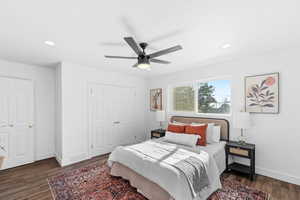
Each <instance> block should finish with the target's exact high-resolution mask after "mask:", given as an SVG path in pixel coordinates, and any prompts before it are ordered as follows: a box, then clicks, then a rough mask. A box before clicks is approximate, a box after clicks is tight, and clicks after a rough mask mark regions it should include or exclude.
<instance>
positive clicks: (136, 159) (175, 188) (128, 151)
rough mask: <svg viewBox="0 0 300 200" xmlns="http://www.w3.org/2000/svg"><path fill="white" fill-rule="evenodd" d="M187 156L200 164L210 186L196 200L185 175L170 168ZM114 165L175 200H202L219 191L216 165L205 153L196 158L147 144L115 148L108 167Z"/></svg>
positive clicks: (170, 146) (173, 147) (164, 145)
mask: <svg viewBox="0 0 300 200" xmlns="http://www.w3.org/2000/svg"><path fill="white" fill-rule="evenodd" d="M164 149H165V150H164ZM170 150H171V152H172V153H170ZM189 156H194V157H197V158H198V159H201V160H202V161H203V163H204V164H205V167H206V171H207V174H208V178H209V183H210V184H209V186H208V187H207V188H205V189H203V190H202V191H201V192H200V193H199V194H197V197H195V198H194V197H193V195H192V193H191V192H190V187H189V184H188V181H187V179H186V177H185V176H184V174H183V173H182V172H180V171H179V170H178V169H176V168H175V167H173V166H172V165H170V163H175V162H178V160H181V159H182V160H183V159H186V158H188V157H189ZM113 162H119V163H121V164H123V165H125V166H127V167H129V168H131V169H132V170H134V171H135V172H137V173H138V174H140V175H142V176H144V177H145V178H147V179H149V180H150V181H152V182H154V183H156V184H158V185H159V186H160V187H162V188H163V189H165V190H166V191H167V192H168V193H169V194H170V195H171V196H172V197H173V198H174V199H176V200H204V199H206V198H207V197H208V196H209V195H210V194H211V193H213V192H214V191H215V190H217V189H218V188H221V183H220V178H219V171H218V168H217V165H216V162H215V160H214V159H213V158H212V157H210V156H209V154H208V153H206V152H204V151H201V152H200V153H199V154H198V153H194V152H191V151H188V150H185V149H181V148H178V147H177V146H176V145H174V144H170V143H166V142H158V141H152V140H149V141H146V142H142V143H139V144H136V145H132V146H128V147H122V146H120V147H117V148H116V149H115V150H114V151H113V152H112V153H111V154H110V156H109V159H108V164H109V165H110V166H111V165H112V163H113Z"/></svg>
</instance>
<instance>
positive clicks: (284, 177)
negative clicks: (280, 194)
mask: <svg viewBox="0 0 300 200" xmlns="http://www.w3.org/2000/svg"><path fill="white" fill-rule="evenodd" d="M237 163H241V164H244V165H249V163H247V162H245V161H242V160H239V161H237ZM255 172H256V174H260V175H263V176H268V177H271V178H274V179H277V180H281V181H285V182H288V183H292V184H296V185H300V177H296V176H293V175H290V174H286V173H282V172H279V171H276V170H272V169H267V168H264V167H260V166H255Z"/></svg>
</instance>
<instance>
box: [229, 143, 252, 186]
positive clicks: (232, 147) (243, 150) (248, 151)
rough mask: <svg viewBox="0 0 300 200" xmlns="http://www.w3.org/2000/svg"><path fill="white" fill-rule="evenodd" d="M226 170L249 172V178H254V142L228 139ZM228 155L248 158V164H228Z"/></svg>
mask: <svg viewBox="0 0 300 200" xmlns="http://www.w3.org/2000/svg"><path fill="white" fill-rule="evenodd" d="M225 149H226V171H231V170H233V171H238V172H242V173H246V174H249V177H250V179H251V180H254V176H255V144H249V143H244V144H240V143H239V142H234V141H229V142H227V144H226V147H225ZM229 155H232V156H238V157H242V158H248V159H250V166H247V165H243V164H239V163H232V164H230V165H229V164H228V158H229Z"/></svg>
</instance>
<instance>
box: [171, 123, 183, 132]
mask: <svg viewBox="0 0 300 200" xmlns="http://www.w3.org/2000/svg"><path fill="white" fill-rule="evenodd" d="M184 129H185V126H180V125H174V124H169V126H168V131H170V132H174V133H184Z"/></svg>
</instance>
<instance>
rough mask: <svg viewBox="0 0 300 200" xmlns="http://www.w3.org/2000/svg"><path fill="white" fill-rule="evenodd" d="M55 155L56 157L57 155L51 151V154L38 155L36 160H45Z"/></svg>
mask: <svg viewBox="0 0 300 200" xmlns="http://www.w3.org/2000/svg"><path fill="white" fill-rule="evenodd" d="M53 157H55V155H54V154H52V153H49V154H46V155H41V156H36V159H35V161H39V160H45V159H48V158H53Z"/></svg>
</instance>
